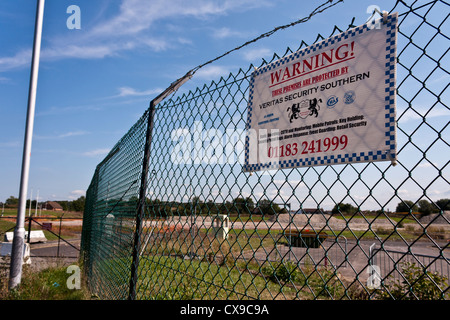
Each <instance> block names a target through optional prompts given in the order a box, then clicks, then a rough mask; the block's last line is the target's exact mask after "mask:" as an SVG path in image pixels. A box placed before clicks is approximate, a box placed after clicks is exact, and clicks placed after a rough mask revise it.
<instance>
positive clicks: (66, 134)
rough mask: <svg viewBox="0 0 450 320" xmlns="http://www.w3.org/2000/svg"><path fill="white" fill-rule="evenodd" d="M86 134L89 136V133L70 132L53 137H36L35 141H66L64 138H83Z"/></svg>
mask: <svg viewBox="0 0 450 320" xmlns="http://www.w3.org/2000/svg"><path fill="white" fill-rule="evenodd" d="M86 134H89V132H87V131H70V132H66V133H61V134H58V135H52V136H39V135H34V139H36V140H48V139H64V138H68V137H74V136H83V135H86Z"/></svg>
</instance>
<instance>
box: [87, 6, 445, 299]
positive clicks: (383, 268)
mask: <svg viewBox="0 0 450 320" xmlns="http://www.w3.org/2000/svg"><path fill="white" fill-rule="evenodd" d="M390 12H398V13H399V26H398V48H397V121H396V123H397V144H398V160H397V165H396V166H394V165H392V164H391V163H388V162H378V163H374V162H371V163H362V164H345V165H344V164H343V165H333V166H318V167H308V168H297V169H284V170H278V171H274V172H270V171H261V172H254V173H253V174H251V173H248V172H243V170H242V166H243V157H244V154H243V153H244V143H243V141H244V139H245V134H246V132H245V128H246V127H245V126H246V117H247V102H248V94H249V82H250V77H251V74H252V72H253V70H254V67H253V66H249V68H248V69H245V70H244V69H241V70H239V71H238V72H236V73H234V74H230V75H229V76H228V77H224V78H220V79H219V80H217V81H212V82H211V83H210V84H209V85H204V86H203V87H201V88H197V89H196V90H195V91H191V92H189V93H187V94H183V95H178V96H174V97H172V98H171V99H167V100H165V101H164V102H163V103H161V104H158V105H156V106H155V105H153V104H151V106H150V108H149V109H148V110H147V112H146V113H145V114H144V115H143V116H142V117H141V118H140V119H139V121H138V122H137V123H136V124H135V125H134V126H133V127H132V128H131V129H130V130H129V132H128V133H127V134H126V135H125V136H124V137H123V138H122V139H121V140H120V141H119V142H118V143H117V144H116V146H115V147H114V148H113V149H112V150H111V152H110V153H109V154H108V156H107V157H106V158H105V159H104V160H103V161H102V162H101V163H100V164H99V165H98V166H97V168H96V171H95V173H94V176H93V178H92V181H91V184H90V186H89V189H88V191H87V202H86V209H85V213H84V223H83V234H82V257H83V260H84V269H85V272H86V275H87V279H88V283H89V286H90V289H91V290H92V291H93V292H95V293H96V294H97V295H98V296H99V297H101V298H105V299H270V300H272V299H448V298H449V285H448V266H449V257H450V251H449V239H450V236H449V235H450V215H449V211H447V210H450V204H449V200H448V199H447V198H446V196H448V194H449V181H448V164H449V159H448V156H447V155H448V153H449V141H448V129H449V128H448V120H449V115H450V112H449V107H448V106H447V102H446V101H448V98H449V92H448V83H449V81H448V79H449V76H450V74H449V66H448V61H449V59H448V51H449V47H450V41H449V40H450V39H449V37H448V34H446V31H448V30H449V26H448V23H449V21H448V12H449V4H448V3H446V2H445V1H429V2H413V3H411V4H407V3H405V2H404V1H397V3H396V4H395V6H394V8H392V9H391V10H390ZM350 27H352V25H350ZM340 32H342V30H340V29H339V28H337V27H335V28H334V30H333V33H332V35H334V34H337V33H340ZM320 40H322V38H321V37H320V36H318V37H317V39H316V41H315V42H317V41H320ZM306 46H307V44H306V43H304V42H302V45H301V46H300V48H299V49H303V48H304V47H306ZM292 52H293V51H292V50H291V49H288V50H287V51H286V52H285V53H284V54H283V55H282V56H286V55H289V54H290V53H292ZM282 56H279V55H276V54H275V55H274V57H273V60H276V59H279V58H281V57H282ZM268 63H270V62H267V61H263V63H262V65H261V66H264V65H266V64H268ZM259 67H260V66H259ZM381 255H383V259H384V260H383V261H387V260H388V261H389V263H385V262H383V263H382V262H381V261H382V259H381ZM424 256H426V257H427V260H424V259H422V257H424ZM411 257H412V259H411ZM437 264H439V265H441V266H443V267H442V268H440V269H439V268H436V267H435V265H437ZM394 274H395V276H394Z"/></svg>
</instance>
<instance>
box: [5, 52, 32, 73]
mask: <svg viewBox="0 0 450 320" xmlns="http://www.w3.org/2000/svg"><path fill="white" fill-rule="evenodd" d="M25 65H31V50H28V49H27V50H21V51H19V52H17V53H16V54H15V55H14V56H12V57H0V72H3V71H8V70H12V69H16V68H20V67H23V66H25Z"/></svg>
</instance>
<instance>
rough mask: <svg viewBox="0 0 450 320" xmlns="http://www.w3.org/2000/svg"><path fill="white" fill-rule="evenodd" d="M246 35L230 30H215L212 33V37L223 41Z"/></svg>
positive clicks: (224, 28)
mask: <svg viewBox="0 0 450 320" xmlns="http://www.w3.org/2000/svg"><path fill="white" fill-rule="evenodd" d="M246 36H247V35H246V33H244V32H241V31H235V30H231V29H230V28H226V27H223V28H220V29H215V30H214V31H213V37H214V38H217V39H224V38H242V37H246Z"/></svg>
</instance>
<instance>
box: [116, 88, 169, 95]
mask: <svg viewBox="0 0 450 320" xmlns="http://www.w3.org/2000/svg"><path fill="white" fill-rule="evenodd" d="M162 91H163V90H162V89H149V90H144V91H138V90H136V89H134V88H130V87H120V88H119V94H118V95H117V96H115V97H129V96H148V95H153V94H157V93H161V92H162Z"/></svg>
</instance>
